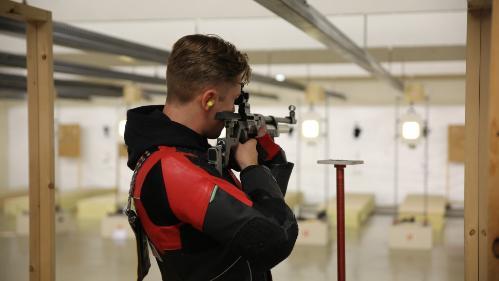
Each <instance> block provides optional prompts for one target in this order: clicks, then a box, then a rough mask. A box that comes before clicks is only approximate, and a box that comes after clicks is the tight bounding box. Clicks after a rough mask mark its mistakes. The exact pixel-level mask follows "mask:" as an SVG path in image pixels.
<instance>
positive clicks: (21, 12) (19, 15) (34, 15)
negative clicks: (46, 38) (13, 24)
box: [0, 1, 52, 22]
mask: <svg viewBox="0 0 499 281" xmlns="http://www.w3.org/2000/svg"><path fill="white" fill-rule="evenodd" d="M0 16H3V17H8V18H11V19H15V20H19V21H42V22H43V21H51V19H52V14H51V13H50V12H48V11H45V10H42V9H39V8H35V7H31V6H27V5H23V4H21V3H16V2H13V1H1V2H0Z"/></svg>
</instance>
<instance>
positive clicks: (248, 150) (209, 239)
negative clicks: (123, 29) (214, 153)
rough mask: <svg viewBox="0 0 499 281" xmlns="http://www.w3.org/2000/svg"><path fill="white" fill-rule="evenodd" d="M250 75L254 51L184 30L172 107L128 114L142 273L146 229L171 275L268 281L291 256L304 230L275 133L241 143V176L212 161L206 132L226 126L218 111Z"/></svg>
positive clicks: (172, 75) (172, 80)
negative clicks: (290, 202) (288, 196)
mask: <svg viewBox="0 0 499 281" xmlns="http://www.w3.org/2000/svg"><path fill="white" fill-rule="evenodd" d="M249 76H250V68H249V65H248V62H247V56H246V55H245V54H244V55H243V54H241V53H240V52H239V51H238V50H237V49H236V48H235V47H234V46H233V45H232V44H231V43H229V42H226V41H224V40H223V39H221V38H219V37H217V36H206V35H189V36H185V37H183V38H181V39H180V40H178V41H177V42H176V43H175V45H174V46H173V50H172V53H171V55H170V57H169V58H168V70H167V87H168V95H167V99H166V104H165V106H145V107H139V108H136V109H132V110H130V111H129V112H128V117H127V118H128V119H127V120H128V121H127V125H126V130H125V141H126V144H127V146H128V154H129V158H128V166H129V167H130V169H133V170H135V174H134V178H133V179H132V185H131V186H132V189H133V192H132V195H133V196H132V197H133V199H132V201H133V203H134V205H135V209H136V213H137V216H138V222H139V223H140V225H139V227H138V231H137V229H135V230H136V234H137V239H138V241H137V245H138V252H139V253H138V254H139V272H138V273H139V274H138V275H139V277H138V279H139V280H141V279H142V278H143V277H144V276H145V274H147V269H148V268H149V264H148V259H147V258H148V256H147V252H145V251H147V245H145V244H147V243H144V241H146V239H143V238H141V233H144V234H145V235H146V237H147V240H148V241H149V244H150V245H151V248H153V251H154V252H156V259H157V262H158V265H159V268H160V271H161V275H162V278H163V280H167V281H176V280H189V281H190V280H238V281H241V280H271V278H272V277H271V275H270V269H271V268H272V267H274V266H275V265H277V264H278V263H279V262H281V261H282V260H284V259H285V258H286V257H287V256H288V255H289V254H290V253H291V250H292V249H293V246H294V243H295V240H296V237H297V233H298V227H297V223H296V219H295V217H294V215H293V213H292V211H291V210H290V209H289V207H288V206H287V205H286V204H285V202H284V199H283V197H284V193H285V191H286V186H287V182H288V180H289V176H290V174H291V170H292V168H293V164H292V163H289V162H287V161H286V158H285V155H284V152H283V151H282V149H280V147H279V146H277V145H276V144H275V143H274V142H273V140H272V138H271V137H270V136H269V135H268V134H266V135H264V136H262V137H259V138H258V140H256V139H250V140H248V141H247V142H245V143H242V144H239V145H238V147H237V149H236V150H235V152H234V153H233V155H234V158H235V162H236V163H237V164H238V165H239V168H240V169H241V174H240V178H241V182H239V181H238V180H237V178H236V177H235V176H234V174H233V173H232V172H231V170H230V169H225V170H224V171H223V173H222V174H220V173H219V172H218V171H217V170H216V169H215V168H214V167H212V166H210V165H209V164H208V160H207V150H208V148H209V147H210V145H209V144H208V142H207V138H216V137H218V136H219V135H220V133H221V131H222V129H223V128H224V123H223V122H222V121H219V120H216V119H215V114H216V113H217V112H222V111H231V112H233V111H234V110H235V106H234V102H235V100H236V99H237V98H238V97H239V95H240V93H241V90H242V87H243V85H244V84H246V83H247V82H248V80H249ZM257 146H259V147H261V148H262V149H259V151H261V154H264V155H258V152H257V148H256V147H257ZM259 158H260V159H263V160H262V161H261V163H258V159H259ZM141 229H143V230H141ZM140 265H142V268H141V266H140Z"/></svg>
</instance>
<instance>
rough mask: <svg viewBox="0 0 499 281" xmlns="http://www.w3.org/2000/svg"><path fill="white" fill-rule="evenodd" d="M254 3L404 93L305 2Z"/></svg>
mask: <svg viewBox="0 0 499 281" xmlns="http://www.w3.org/2000/svg"><path fill="white" fill-rule="evenodd" d="M255 1H256V2H258V3H259V4H260V5H262V6H264V7H265V8H267V9H269V10H270V11H272V12H273V13H274V14H276V15H278V16H279V17H281V18H283V19H284V20H286V21H288V22H289V23H291V24H292V25H294V26H296V27H297V28H299V29H301V30H302V31H303V32H305V33H306V34H308V35H309V36H310V37H312V38H314V39H316V40H318V41H319V42H321V43H323V44H324V45H326V46H327V47H329V48H331V49H333V50H335V51H337V52H338V53H339V54H340V55H342V56H343V57H345V58H346V59H349V60H350V61H352V62H354V63H356V64H357V65H359V66H360V67H362V68H363V69H365V70H366V71H368V72H369V73H371V74H373V75H374V76H376V77H378V78H380V79H383V80H385V81H387V82H388V83H390V85H392V86H393V87H394V88H395V89H397V90H399V91H403V90H404V84H403V82H402V81H401V80H400V79H397V78H395V77H393V76H392V75H391V74H390V73H389V72H388V71H386V70H385V69H384V68H383V67H382V66H381V64H380V63H379V62H377V61H376V60H375V59H374V58H373V57H372V56H371V55H369V53H367V52H366V51H365V50H363V49H362V48H360V47H359V46H357V44H355V42H353V41H352V40H351V39H350V38H348V36H346V35H345V34H344V33H343V32H341V31H340V30H339V29H338V28H337V27H336V26H334V25H333V24H332V23H331V22H330V21H329V20H328V19H327V18H326V17H325V16H324V15H322V14H321V13H320V12H319V11H317V10H316V9H315V8H313V7H312V6H310V5H309V4H308V3H307V2H306V1H305V0H255Z"/></svg>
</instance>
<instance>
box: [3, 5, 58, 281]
mask: <svg viewBox="0 0 499 281" xmlns="http://www.w3.org/2000/svg"><path fill="white" fill-rule="evenodd" d="M0 15H1V16H6V17H9V18H13V19H15V20H20V21H25V22H26V27H27V28H26V41H27V70H28V77H27V83H28V85H27V89H28V115H29V202H30V203H29V204H30V210H29V211H30V236H29V239H30V257H29V262H30V265H29V271H30V281H53V280H55V245H54V232H55V231H54V229H55V227H54V212H55V209H54V81H53V62H52V15H51V13H50V12H47V11H44V10H41V9H38V8H34V7H30V6H27V5H23V4H20V3H16V2H12V1H2V2H0Z"/></svg>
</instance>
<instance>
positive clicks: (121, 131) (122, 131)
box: [118, 120, 126, 139]
mask: <svg viewBox="0 0 499 281" xmlns="http://www.w3.org/2000/svg"><path fill="white" fill-rule="evenodd" d="M125 126H126V120H121V121H120V123H119V125H118V134H119V135H120V139H123V138H124V137H125Z"/></svg>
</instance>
